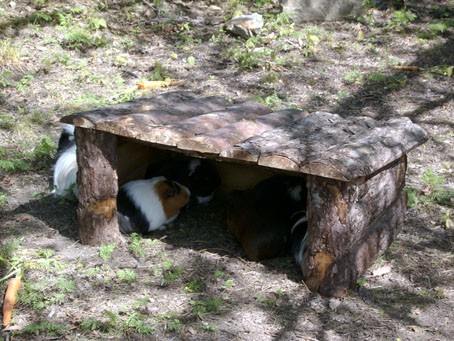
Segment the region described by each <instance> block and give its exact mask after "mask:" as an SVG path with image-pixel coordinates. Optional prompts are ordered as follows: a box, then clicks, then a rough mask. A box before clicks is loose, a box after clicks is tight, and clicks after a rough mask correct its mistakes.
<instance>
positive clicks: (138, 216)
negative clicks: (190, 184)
mask: <svg viewBox="0 0 454 341" xmlns="http://www.w3.org/2000/svg"><path fill="white" fill-rule="evenodd" d="M189 198H190V191H189V189H188V188H187V187H186V186H183V185H181V184H179V183H178V182H175V181H172V180H168V179H166V178H165V177H163V176H159V177H154V178H151V179H144V180H133V181H130V182H128V183H126V184H124V185H123V186H121V187H120V190H119V191H118V195H117V210H118V222H119V225H120V231H121V232H122V233H132V232H139V233H142V234H146V233H149V232H151V231H154V230H163V229H165V225H166V224H169V223H171V222H172V221H174V220H175V219H176V218H177V217H178V214H179V213H180V210H181V209H182V208H183V207H184V206H186V205H187V204H188V202H189Z"/></svg>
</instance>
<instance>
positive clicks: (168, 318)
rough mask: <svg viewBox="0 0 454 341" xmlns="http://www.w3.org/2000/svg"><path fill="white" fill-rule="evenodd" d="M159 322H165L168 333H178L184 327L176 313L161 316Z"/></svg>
mask: <svg viewBox="0 0 454 341" xmlns="http://www.w3.org/2000/svg"><path fill="white" fill-rule="evenodd" d="M158 320H160V321H162V322H164V330H166V331H168V332H176V331H178V330H179V329H180V328H181V326H182V324H181V321H180V320H179V319H178V318H177V315H176V314H175V313H174V312H167V313H165V314H164V315H161V316H159V317H158Z"/></svg>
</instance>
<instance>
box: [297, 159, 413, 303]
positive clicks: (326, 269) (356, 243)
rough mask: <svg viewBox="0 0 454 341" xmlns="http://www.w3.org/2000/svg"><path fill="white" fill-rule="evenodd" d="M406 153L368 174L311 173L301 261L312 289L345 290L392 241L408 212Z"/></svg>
mask: <svg viewBox="0 0 454 341" xmlns="http://www.w3.org/2000/svg"><path fill="white" fill-rule="evenodd" d="M405 171H406V156H403V157H401V158H400V159H398V160H397V161H396V162H394V163H393V164H391V165H390V166H389V168H387V169H385V170H382V171H381V172H379V173H377V174H376V175H375V176H374V177H372V178H370V179H362V180H360V181H356V182H342V181H337V180H333V179H327V178H322V177H318V176H309V177H308V190H309V195H308V220H309V229H308V233H309V241H308V250H307V252H306V253H305V255H304V258H303V262H302V266H301V268H302V272H303V276H304V278H305V282H306V284H307V286H308V288H309V289H310V290H311V291H319V292H320V293H321V294H323V295H327V296H337V297H341V296H344V295H345V293H346V290H347V289H348V288H349V287H352V286H354V285H355V283H356V280H357V279H358V277H359V276H361V275H362V274H363V273H364V272H365V271H366V270H367V268H368V267H369V266H370V265H372V263H373V262H374V261H375V259H376V258H377V257H378V256H379V254H380V253H381V252H383V251H384V250H385V249H386V248H387V247H388V246H389V244H390V243H391V241H392V240H393V238H394V237H395V235H397V233H398V232H399V231H400V229H401V227H402V224H403V217H404V215H405V193H404V192H403V187H404V185H405Z"/></svg>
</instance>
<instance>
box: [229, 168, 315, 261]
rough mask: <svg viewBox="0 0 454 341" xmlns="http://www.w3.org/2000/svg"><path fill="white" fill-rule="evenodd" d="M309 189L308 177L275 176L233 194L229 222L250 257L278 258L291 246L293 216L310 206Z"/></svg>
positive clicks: (231, 229)
mask: <svg viewBox="0 0 454 341" xmlns="http://www.w3.org/2000/svg"><path fill="white" fill-rule="evenodd" d="M306 193H307V191H306V186H305V182H304V179H302V178H299V177H288V176H274V177H271V178H269V179H266V180H264V181H262V182H260V183H259V184H258V185H256V186H255V187H254V188H253V189H251V190H247V191H235V192H233V193H232V194H231V196H230V198H229V200H228V205H227V206H228V210H227V225H228V227H229V229H230V231H232V233H233V234H234V235H235V236H236V237H237V238H238V239H239V241H240V243H241V245H242V247H243V249H244V251H245V253H246V255H247V257H248V258H249V259H251V260H255V261H259V260H263V259H268V258H274V257H278V256H283V255H285V254H286V253H287V252H288V251H289V250H290V248H291V244H292V239H293V238H292V225H291V217H292V215H293V214H294V213H295V212H298V211H302V210H305V209H306ZM295 231H296V230H295Z"/></svg>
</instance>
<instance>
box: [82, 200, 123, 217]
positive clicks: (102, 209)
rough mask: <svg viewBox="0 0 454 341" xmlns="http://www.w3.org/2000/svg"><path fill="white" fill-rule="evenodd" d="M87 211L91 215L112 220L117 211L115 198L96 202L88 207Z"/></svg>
mask: <svg viewBox="0 0 454 341" xmlns="http://www.w3.org/2000/svg"><path fill="white" fill-rule="evenodd" d="M88 211H89V212H90V213H92V214H95V215H100V216H104V217H105V218H107V219H112V217H113V216H114V213H115V212H116V211H117V200H116V199H115V198H107V199H105V200H101V201H96V202H94V203H92V204H90V206H88Z"/></svg>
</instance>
